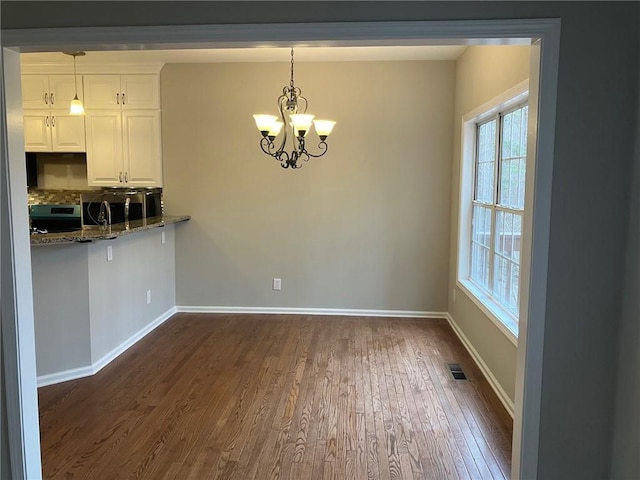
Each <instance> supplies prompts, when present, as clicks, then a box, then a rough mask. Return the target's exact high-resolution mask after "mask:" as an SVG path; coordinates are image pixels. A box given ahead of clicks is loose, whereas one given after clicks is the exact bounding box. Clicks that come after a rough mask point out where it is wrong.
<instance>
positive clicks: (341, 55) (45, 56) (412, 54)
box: [21, 45, 466, 70]
mask: <svg viewBox="0 0 640 480" xmlns="http://www.w3.org/2000/svg"><path fill="white" fill-rule="evenodd" d="M465 48H466V46H464V45H453V46H452V45H447V46H442V45H437V46H436V45H429V46H423V45H420V46H376V47H306V48H301V47H300V48H296V49H295V61H296V62H357V61H399V60H456V59H457V58H458V57H459V56H460V55H462V52H464V50H465ZM289 58H290V50H289V48H272V47H260V48H218V49H198V50H127V51H108V52H87V54H86V56H84V57H78V58H77V64H78V69H79V70H80V68H81V67H80V66H81V65H82V64H85V65H97V64H104V63H118V64H125V63H132V64H135V63H156V62H161V63H220V62H223V63H226V62H288V61H289ZM21 61H22V63H23V64H39V63H45V64H46V63H61V62H71V58H70V57H69V56H67V55H64V54H63V53H61V52H48V53H24V54H22V55H21Z"/></svg>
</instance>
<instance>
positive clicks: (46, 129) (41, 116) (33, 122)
mask: <svg viewBox="0 0 640 480" xmlns="http://www.w3.org/2000/svg"><path fill="white" fill-rule="evenodd" d="M23 122H24V123H23V126H24V150H25V151H26V152H50V151H51V128H50V125H51V124H50V122H51V117H50V116H49V112H48V111H26V110H25V112H24V117H23Z"/></svg>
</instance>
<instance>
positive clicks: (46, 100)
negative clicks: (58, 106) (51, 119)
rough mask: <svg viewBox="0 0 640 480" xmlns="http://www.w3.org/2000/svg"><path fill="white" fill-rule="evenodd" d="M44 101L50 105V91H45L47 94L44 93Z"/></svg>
mask: <svg viewBox="0 0 640 480" xmlns="http://www.w3.org/2000/svg"><path fill="white" fill-rule="evenodd" d="M44 103H45V104H46V105H49V94H48V93H45V94H44Z"/></svg>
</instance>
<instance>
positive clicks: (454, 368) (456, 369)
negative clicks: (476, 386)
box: [447, 363, 467, 380]
mask: <svg viewBox="0 0 640 480" xmlns="http://www.w3.org/2000/svg"><path fill="white" fill-rule="evenodd" d="M447 367H449V371H450V372H451V376H452V377H453V379H454V380H466V379H467V376H466V375H465V374H464V372H463V371H462V367H460V365H458V364H457V363H447Z"/></svg>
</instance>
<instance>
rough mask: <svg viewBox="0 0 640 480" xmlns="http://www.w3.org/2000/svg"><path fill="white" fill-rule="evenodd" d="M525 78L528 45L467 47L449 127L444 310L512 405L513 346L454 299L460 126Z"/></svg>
mask: <svg viewBox="0 0 640 480" xmlns="http://www.w3.org/2000/svg"><path fill="white" fill-rule="evenodd" d="M528 77H529V47H520V46H518V47H516V46H492V47H486V46H483V47H469V48H468V49H467V50H465V52H464V53H463V55H462V56H461V57H460V58H459V59H458V63H457V69H456V100H455V116H454V123H453V126H454V134H453V159H454V160H453V168H452V189H451V249H450V256H449V287H450V288H449V307H448V311H449V313H450V314H451V316H452V317H453V319H454V320H455V322H456V323H457V325H458V326H459V327H460V329H461V330H462V332H463V333H464V335H465V336H466V337H467V339H468V340H469V341H470V342H471V344H472V345H473V347H474V348H475V349H476V351H477V352H478V354H479V355H480V357H481V358H482V360H483V361H484V363H485V364H486V365H487V367H488V368H489V370H490V371H491V373H492V374H493V376H494V377H495V378H496V380H497V382H498V383H499V384H500V386H501V387H502V389H503V390H504V392H505V393H506V394H507V396H508V397H509V398H510V399H511V401H512V402H513V401H514V398H515V379H516V346H515V345H514V344H513V343H512V342H511V341H510V340H509V339H508V338H507V337H506V336H505V335H504V334H503V333H502V332H501V331H500V330H498V327H496V326H495V324H493V323H492V322H491V321H490V320H489V319H488V318H487V316H486V315H485V314H484V313H483V312H482V311H481V310H480V309H479V308H478V307H477V306H476V304H475V303H473V302H472V301H471V299H470V298H469V297H467V296H466V294H465V293H464V292H463V291H462V290H460V289H456V290H457V291H456V300H455V302H454V301H453V295H452V292H453V289H454V288H455V283H456V261H457V260H456V252H457V250H456V249H457V245H458V207H459V198H460V188H459V187H460V142H461V140H460V130H461V128H460V127H461V120H462V117H463V116H464V115H465V114H467V113H469V112H471V111H472V110H474V109H475V108H477V107H480V106H481V105H483V104H485V103H486V102H488V101H490V100H491V99H493V98H495V97H497V96H498V95H500V94H502V93H503V92H505V91H507V90H508V89H510V88H511V87H514V86H515V85H517V84H518V83H520V82H522V81H523V80H525V79H527V78H528Z"/></svg>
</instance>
